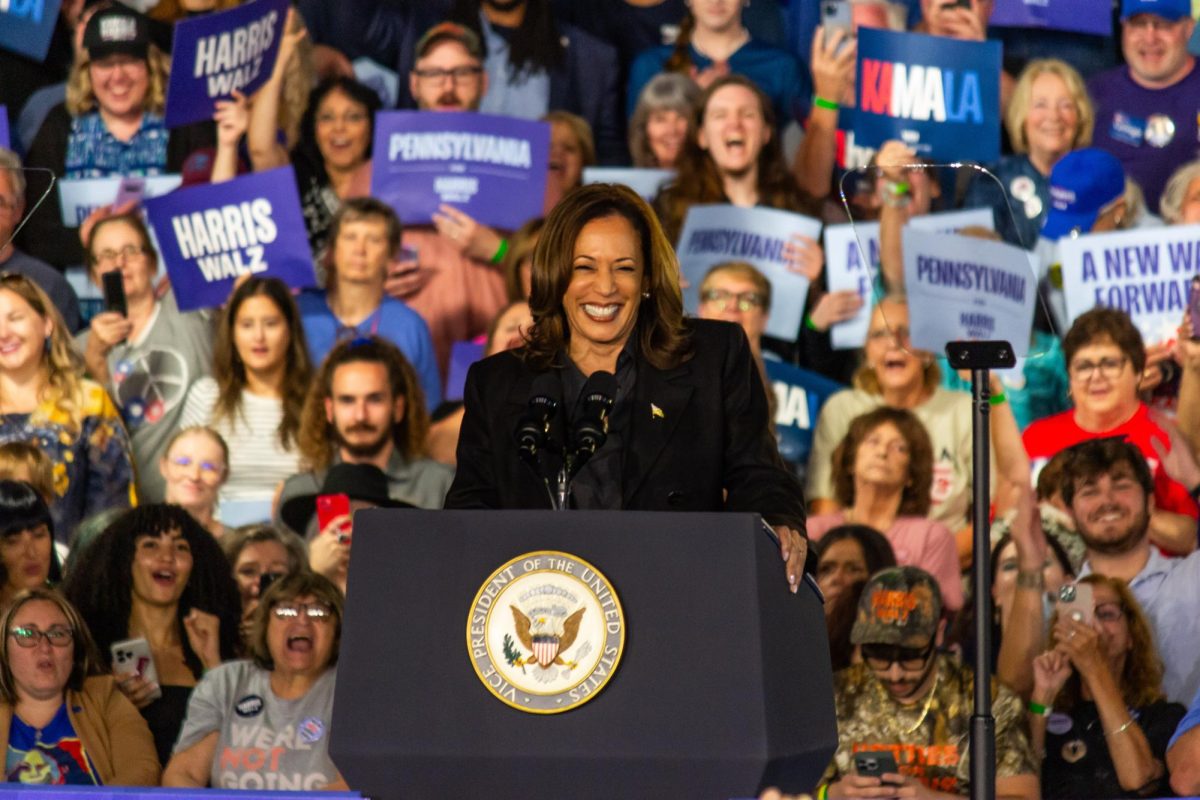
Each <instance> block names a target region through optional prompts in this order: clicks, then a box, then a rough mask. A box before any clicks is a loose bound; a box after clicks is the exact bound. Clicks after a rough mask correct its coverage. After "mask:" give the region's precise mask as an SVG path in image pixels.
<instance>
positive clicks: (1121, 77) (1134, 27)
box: [1088, 0, 1200, 209]
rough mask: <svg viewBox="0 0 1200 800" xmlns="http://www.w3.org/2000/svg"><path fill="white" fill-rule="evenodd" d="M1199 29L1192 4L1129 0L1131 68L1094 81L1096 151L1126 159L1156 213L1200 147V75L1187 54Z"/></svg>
mask: <svg viewBox="0 0 1200 800" xmlns="http://www.w3.org/2000/svg"><path fill="white" fill-rule="evenodd" d="M1194 27H1195V22H1193V20H1192V4H1191V2H1190V0H1122V2H1121V52H1122V54H1123V55H1124V56H1125V61H1126V64H1125V66H1120V67H1114V68H1113V69H1111V70H1107V71H1105V72H1101V73H1100V74H1099V75H1096V76H1095V77H1094V78H1092V80H1090V81H1089V82H1088V92H1089V93H1090V94H1091V96H1092V100H1093V101H1095V104H1096V133H1095V138H1094V141H1095V145H1096V147H1099V148H1101V149H1103V150H1107V151H1108V152H1110V153H1112V154H1113V155H1115V156H1116V157H1117V158H1119V159H1120V160H1121V163H1122V164H1123V165H1124V167H1125V171H1126V172H1127V173H1128V174H1129V175H1130V176H1131V177H1133V178H1134V180H1136V181H1137V182H1138V184H1139V185H1140V186H1141V187H1142V191H1143V192H1145V194H1146V205H1147V207H1148V208H1152V209H1157V208H1158V200H1159V196H1160V195H1161V194H1162V190H1163V187H1164V186H1165V185H1166V182H1167V178H1168V177H1170V175H1171V173H1172V172H1173V171H1174V170H1175V168H1176V167H1177V166H1179V165H1180V164H1182V163H1184V162H1186V161H1190V160H1191V159H1193V158H1195V157H1196V153H1197V146H1198V145H1200V124H1198V121H1197V111H1200V102H1197V98H1198V97H1200V74H1198V73H1197V72H1196V70H1195V64H1196V59H1195V58H1194V57H1192V56H1191V55H1189V54H1188V51H1187V45H1188V39H1190V38H1191V36H1192V29H1193V28H1194Z"/></svg>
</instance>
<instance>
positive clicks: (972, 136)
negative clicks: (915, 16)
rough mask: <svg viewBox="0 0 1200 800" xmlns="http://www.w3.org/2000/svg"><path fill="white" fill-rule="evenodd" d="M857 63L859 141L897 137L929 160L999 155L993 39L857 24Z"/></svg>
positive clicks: (876, 144)
mask: <svg viewBox="0 0 1200 800" xmlns="http://www.w3.org/2000/svg"><path fill="white" fill-rule="evenodd" d="M857 69H858V73H857V74H858V84H857V86H858V90H857V91H858V106H857V113H855V115H854V138H855V141H856V142H857V143H858V144H859V145H863V146H867V147H879V146H881V145H882V144H883V143H884V142H886V141H887V140H889V139H899V140H900V141H902V142H904V143H905V144H906V145H908V146H909V147H911V148H912V149H913V150H914V151H915V152H916V154H917V155H918V156H921V157H923V158H931V159H934V160H946V161H959V160H971V161H981V162H984V163H990V162H992V161H995V160H996V159H998V158H999V157H1000V43H999V42H963V41H959V40H957V39H950V38H947V37H945V36H927V35H925V34H922V33H893V32H892V31H886V30H882V29H878V28H861V29H860V30H859V32H858V66H857Z"/></svg>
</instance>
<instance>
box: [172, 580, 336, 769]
mask: <svg viewBox="0 0 1200 800" xmlns="http://www.w3.org/2000/svg"><path fill="white" fill-rule="evenodd" d="M341 635H342V595H341V592H339V591H338V589H337V587H336V586H334V585H333V584H332V583H331V582H330V581H329V580H328V579H327V578H323V577H321V576H320V575H315V574H312V573H307V572H301V573H296V574H292V575H288V576H287V577H284V578H281V579H280V580H278V581H276V582H275V583H274V584H272V585H271V588H270V589H268V590H267V592H266V594H264V595H263V597H262V602H261V604H260V605H259V607H258V609H257V611H256V612H255V616H254V627H253V631H252V634H251V637H252V638H251V645H250V656H251V659H250V660H246V661H234V662H232V663H229V664H225V665H222V666H221V667H219V668H217V669H214V670H213V671H211V672H209V673H208V674H206V675H205V676H204V680H202V681H201V682H200V684H199V685H198V686H197V687H196V690H195V692H193V694H192V699H191V701H190V702H189V704H188V713H187V719H186V720H185V721H184V725H183V730H182V731H181V732H180V734H179V741H178V742H177V743H176V745H175V754H174V755H173V756H172V757H171V760H170V762H169V763H168V764H167V768H166V770H165V771H164V773H163V785H164V786H190V787H196V788H203V787H205V786H212V787H214V788H221V789H250V788H259V787H262V786H263V783H262V780H263V775H262V774H261V768H262V765H256V764H254V762H252V761H250V760H248V759H243V760H241V761H238V762H235V763H231V762H230V761H229V760H228V759H226V758H222V757H221V754H222V753H224V752H227V751H228V750H229V748H232V747H240V746H241V742H243V741H244V738H245V736H246V735H248V734H252V735H254V736H256V737H257V736H267V737H269V739H270V740H271V741H272V742H274V743H275V747H274V749H273V750H272V751H271V772H272V773H273V775H274V776H277V778H278V780H279V786H294V787H305V788H306V789H310V790H311V789H339V788H340V789H346V788H347V787H346V783H345V781H344V780H343V779H342V776H341V774H340V773H339V772H338V770H337V767H335V766H334V764H333V761H332V760H331V759H330V757H329V736H328V735H324V736H319V737H316V738H315V739H314V740H313V741H311V742H310V741H309V740H308V738H307V737H305V736H304V735H303V734H304V731H305V730H306V729H308V728H310V727H313V726H316V728H317V730H319V731H325V732H328V730H329V726H330V723H331V722H332V721H333V720H332V716H333V688H334V683H335V682H336V680H337V670H336V669H335V667H336V666H337V660H338V645H339V643H340V641H341ZM246 698H257V702H258V704H257V707H256V708H255V709H253V714H252V715H247V711H249V710H250V709H249V708H247V707H246V706H245V705H244V704H245V702H246ZM297 730H299V731H300V735H295V734H296V731H297ZM275 788H278V787H275Z"/></svg>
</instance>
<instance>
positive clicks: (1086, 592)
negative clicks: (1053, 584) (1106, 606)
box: [1058, 583, 1096, 625]
mask: <svg viewBox="0 0 1200 800" xmlns="http://www.w3.org/2000/svg"><path fill="white" fill-rule="evenodd" d="M1058 614H1059V617H1064V616H1065V617H1067V618H1070V619H1073V620H1076V621H1077V622H1082V623H1083V624H1084V625H1091V624H1092V619H1093V617H1095V615H1096V601H1095V599H1094V598H1093V596H1092V585H1091V584H1090V583H1068V584H1066V585H1065V586H1063V587H1062V588H1061V589H1059V590H1058Z"/></svg>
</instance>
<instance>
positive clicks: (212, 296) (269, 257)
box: [145, 167, 316, 311]
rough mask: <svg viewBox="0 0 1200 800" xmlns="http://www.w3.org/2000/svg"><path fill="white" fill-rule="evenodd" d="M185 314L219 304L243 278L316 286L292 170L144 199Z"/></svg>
mask: <svg viewBox="0 0 1200 800" xmlns="http://www.w3.org/2000/svg"><path fill="white" fill-rule="evenodd" d="M145 207H146V216H147V217H148V218H149V220H150V225H151V226H152V227H153V228H154V234H155V236H156V237H157V239H158V244H159V248H160V249H161V251H162V258H163V263H164V264H165V265H166V267H167V274H168V275H169V276H170V277H171V286H172V287H174V289H175V299H176V300H177V301H178V303H179V308H180V310H181V311H191V310H192V309H196V308H210V307H213V306H219V305H221V304H222V303H224V302H225V299H226V298H227V297H229V293H230V291H232V289H233V283H234V281H235V280H237V278H238V277H240V276H242V275H262V276H274V277H276V278H280V279H281V280H283V281H284V283H286V284H287V285H288V286H291V287H293V288H303V287H306V286H313V285H314V284H315V283H316V279H315V276H314V275H313V264H312V253H311V252H310V251H309V249H308V236H307V234H306V233H305V229H304V217H303V215H302V214H301V212H300V196H299V194H298V193H297V192H296V178H295V175H294V174H293V173H292V168H291V167H281V168H279V169H273V170H268V171H267V172H256V173H254V174H252V175H246V176H244V177H241V178H235V179H234V180H231V181H227V182H225V183H215V184H204V185H202V186H194V187H192V188H188V189H180V190H179V191H176V192H172V193H171V194H168V195H164V196H162V197H155V198H152V199H148V200H146V202H145Z"/></svg>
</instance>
